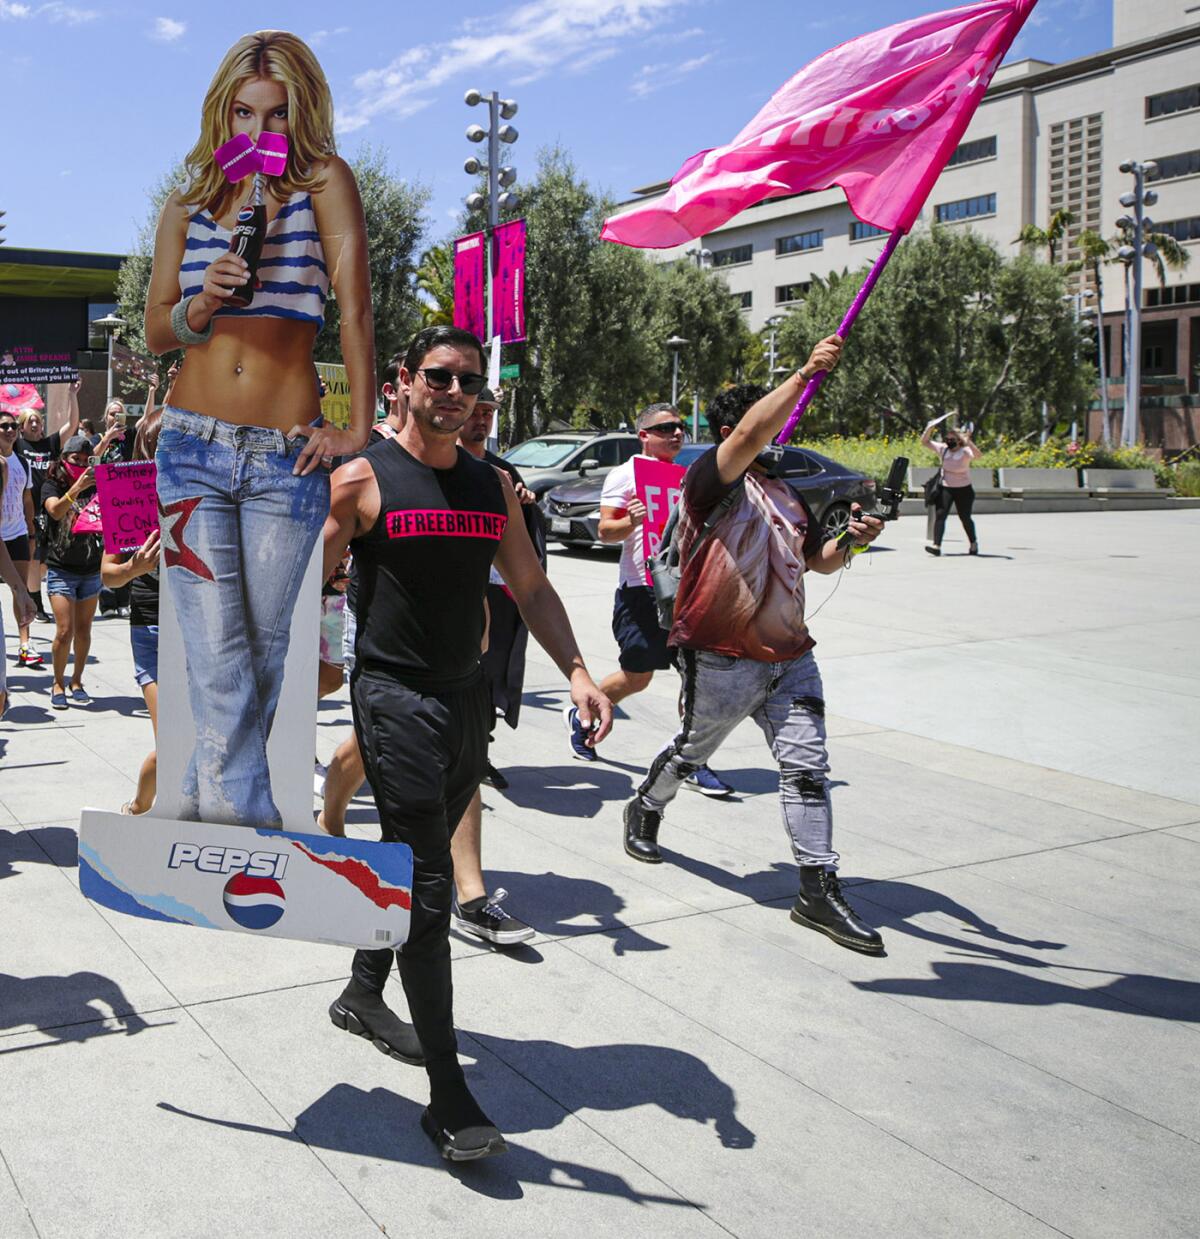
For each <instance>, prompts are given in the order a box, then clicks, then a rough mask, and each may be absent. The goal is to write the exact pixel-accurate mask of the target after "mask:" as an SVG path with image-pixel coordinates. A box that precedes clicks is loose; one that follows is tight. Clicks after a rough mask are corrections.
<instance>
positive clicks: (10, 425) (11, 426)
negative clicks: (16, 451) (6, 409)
mask: <svg viewBox="0 0 1200 1239" xmlns="http://www.w3.org/2000/svg"><path fill="white" fill-rule="evenodd" d="M10 430H11V431H12V432H13V433H14V434H15V433H16V430H17V423H16V422H0V435H4V434H8V432H9V431H10Z"/></svg>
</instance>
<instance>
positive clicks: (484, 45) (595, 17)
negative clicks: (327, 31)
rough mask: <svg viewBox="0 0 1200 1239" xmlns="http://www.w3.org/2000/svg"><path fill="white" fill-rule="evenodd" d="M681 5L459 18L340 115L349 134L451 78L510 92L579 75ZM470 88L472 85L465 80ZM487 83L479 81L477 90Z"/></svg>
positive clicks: (558, 8)
mask: <svg viewBox="0 0 1200 1239" xmlns="http://www.w3.org/2000/svg"><path fill="white" fill-rule="evenodd" d="M682 3H683V0H527V2H526V3H524V4H520V5H518V6H517V7H516V8H513V9H509V10H507V11H505V12H501V13H496V14H492V15H489V16H488V17H487V18H479V17H474V18H467V19H465V20H462V19H460V26H461V28H462V31H463V33H462V34H461V35H459V37H457V38H455V39H451V40H449V41H447V42H444V43H430V44H424V45H418V46H415V47H410V48H408V49H406V50H405V51H404V52H402V53H401V54H400V55H399V56H397V57H396V58H395V59H394V60H392V61H391V62H390V63H389V64H387V65H385V66H384V67H382V68H379V69H368V70H366V71H365V72H363V73H360V74H359V75H358V76H357V77H356V78H355V79H354V86H355V90H356V91H357V97H356V98H354V99H352V100H351V102H350V104H349V105H348V106H347V107H345V108H344V109H342V110H341V111H340V112H339V115H338V129H339V131H340V132H342V133H351V132H353V131H354V130H356V129H361V128H363V127H364V126H366V125H369V124H370V123H371V121H372V120H374V119H375V118H376V117H377V116H388V117H392V118H399V119H402V118H404V117H406V116H411V115H413V114H414V113H415V112H419V111H420V110H421V109H422V108H425V107H428V106H429V104H430V103H431V102H432V99H433V96H434V95H435V94H436V92H437V91H438V90H439V89H440V88H441V87H443V86H445V85H446V84H447V83H448V82H449V81H450V80H451V79H452V78H453V79H457V80H465V79H466V76H467V75H468V74H474V73H477V72H482V71H483V70H491V69H497V70H503V72H504V74H505V79H506V80H507V81H509V82H511V83H512V84H513V85H514V86H517V85H521V84H523V83H527V82H532V81H535V80H537V79H538V78H540V77H543V76H545V75H546V74H547V73H550V72H551V71H555V70H557V71H583V70H584V69H586V68H589V67H591V66H593V65H595V64H597V63H599V61H601V60H605V59H607V58H608V57H609V56H610V55H612V54H613V53H615V52H616V51H617V49H618V47H619V45H620V44H621V43H622V42H623V41H625V40H628V39H630V38H632V37H639V38H644V37H645V36H646V35H647V34H648V33H650V32H651V31H652V30H654V29H655V27H657V26H659V25H661V24H662V23H663V22H664V21H665V20H666V19H667V17H668V16H669V15H670V13H671V12H672V11H673V10H675V9H678V8H679V7H681V5H682ZM466 84H467V85H473V84H474V83H473V82H470V81H468V82H466ZM486 86H487V83H486V82H484V81H483V80H482V79H481V80H480V81H479V88H480V89H484V88H485V87H486Z"/></svg>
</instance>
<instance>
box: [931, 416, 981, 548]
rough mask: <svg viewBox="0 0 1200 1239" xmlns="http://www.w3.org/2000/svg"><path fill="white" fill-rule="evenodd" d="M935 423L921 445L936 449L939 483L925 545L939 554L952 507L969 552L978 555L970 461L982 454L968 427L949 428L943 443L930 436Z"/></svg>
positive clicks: (935, 423)
mask: <svg viewBox="0 0 1200 1239" xmlns="http://www.w3.org/2000/svg"><path fill="white" fill-rule="evenodd" d="M936 425H937V422H930V423H929V425H928V426H926V427H925V431H924V433H923V434H922V435H921V445H922V447H927V448H929V450H930V451H931V452H936V453H937V457H938V463H939V465H940V466H941V474H942V476H941V486H940V487H939V488H938V492H937V503H936V505H935V514H934V519H933V542H932V543H931V544H930V545H929V546H927V547H926V548H925V550H926V553H928V554H930V555H940V554H941V553H942V535H943V534H944V533H945V532H946V517H947V516H949V515H950V508H951V507H953V508H954V510H955V511H956V512H957V513H958V519H959V520H960V521H962V527H963V532H964V533H965V534H966V535H967V541H968V542H969V543H970V546H969V548H968V550H967V554H968V555H978V554H979V542H978V540H977V539H976V537H975V521H974V519H973V518H972V516H971V509H972V508H973V507H974V506H975V488H974V487H973V486H972V485H971V461H973V460H977V459H978V458H979V457H980V456H982V455H983V453H982V452H981V451H980V450H979V449H978V448H977V447H976V446H975V444H974V443H972V442H971V432H970V431H969V430H959V429H954V430H948V431H947V432H946V440H945V442H944V443H943V442H939V441H938V440H937V439H935V438H934V437H933V428H934V426H936Z"/></svg>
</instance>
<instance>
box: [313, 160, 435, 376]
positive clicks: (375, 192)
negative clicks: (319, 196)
mask: <svg viewBox="0 0 1200 1239" xmlns="http://www.w3.org/2000/svg"><path fill="white" fill-rule="evenodd" d="M350 166H351V168H353V170H354V178H355V180H356V181H357V182H358V192H359V193H360V194H361V195H362V203H363V214H364V215H365V216H366V220H367V263H368V265H369V267H370V270H371V305H372V308H373V310H374V314H375V364H376V368H377V370H378V372H379V375H382V373H383V367H384V366H385V365H386V364H387V361H388V358H390V357H391V356H392V355H393V354H394V353H396V351H397V350H398V349H402V348H404V346H405V345H406V344H407V343H408V341H409V340H410V339H412V337H413V335H414V334H415V333H416V331H417V330H418V328H419V327H420V326H421V303H420V301H419V300H418V298H417V291H416V283H415V275H416V267H417V246H418V245H419V244H420V240H421V235H422V233H423V232H424V231H425V219H424V211H425V206H426V203H427V202H428V200H429V191H428V190H427V189H426V188H425V187H424V186H422V185H412V184H409V183H408V182H407V181H404V180H401V179H400V178H398V177H397V176H396V175H395V174H394V173H393V172H392V170H391V168H390V166H389V165H388V162H387V157H386V155H385V154H384V153H383V152H382V151H380V150H377V149H375V148H373V147H370V146H364V147H362V148H360V150H359V151H358V153H357V155H355V157H354V158H353V159H352V160H351V161H350ZM340 322H341V315H340V313H339V311H338V307H337V300H336V298H334V297H332V296H331V297H330V299H329V300H328V301H327V302H326V304H325V326H324V327H323V328H322V330H321V332H320V334H319V335H318V336H317V342H316V345H315V348H314V355H315V357H316V359H317V360H318V361H335V362H340V361H341V360H342V347H341V341H340V339H339V335H338V329H339V325H340Z"/></svg>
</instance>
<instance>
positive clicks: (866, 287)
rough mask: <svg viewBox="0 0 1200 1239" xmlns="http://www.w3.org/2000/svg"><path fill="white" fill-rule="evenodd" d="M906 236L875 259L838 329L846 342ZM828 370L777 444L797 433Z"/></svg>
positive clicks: (891, 241)
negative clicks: (859, 313) (851, 329)
mask: <svg viewBox="0 0 1200 1239" xmlns="http://www.w3.org/2000/svg"><path fill="white" fill-rule="evenodd" d="M903 236H904V229H902V228H897V229H896V231H895V232H893V233H892V234H891V235H890V236H889V237H888V239H887V244H886V245H885V246H884V247H883V252H882V253H881V254H880V255H879V257H878V258H876V259H875V265H874V266H873V267H872V268H871V270H870V271H869V272H868V274H867V278H866V279H865V280H864V281H863V286H862V287H861V288H860V289H859V290H858V295H857V296H856V297H855V298H854V300H853V302H851V304H850V308H849V309H848V310H847V311H846V317H845V318H843V319H842V325H841V326H840V327H839V328H838V329H837V333H838V335H839V336H841V338H842V339H843V340H844V339H845V338H846V337H847V336H848V335H849V334H850V328H851V327H853V326H854V320H855V319H856V318H857V317H858V312H859V311H860V310H861V309H862V308H863V306H864V305H866V304H867V298H868V297H869V296H870V295H871V291H872V290H873V289H874V287H875V285H876V283H878V281H879V277H880V276H881V275H882V274H883V269H884V267H886V266H887V265H888V259H890V258H891V256H892V255H893V254H894V253H895V252H896V246H897V245H899V244H900V238H901V237H903ZM827 373H828V371H827V370H818V371H817V372H816V374H814V375H813V376H812V378H811V379H809V380H808V383H807V384H806V385H805V388H804V391H803V393H802V394H801V396H800V399H799V400H797V401H796V407H795V408H794V409H793V410H792V415H791V417H789V418H788V419H787V424H786V425H785V426H784V428H783V429H782V430H781V431H780V432H779V437H778V438H777V439H776V440H775V442H776V443H786V442H787V441H788V440H789V439H790V438H791V437H792V435H793V434H794V433H795V430H796V427H797V426H798V425H799V423H800V419H801V418H802V417H803V416H804V410H805V409H807V408H808V406H809V405H810V404H811V403H812V398H813V397H814V396H815V395H816V394H817V392H818V391H820V389H821V384H822V383H824V382H825V375H826V374H827Z"/></svg>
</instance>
